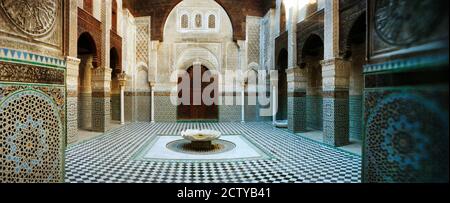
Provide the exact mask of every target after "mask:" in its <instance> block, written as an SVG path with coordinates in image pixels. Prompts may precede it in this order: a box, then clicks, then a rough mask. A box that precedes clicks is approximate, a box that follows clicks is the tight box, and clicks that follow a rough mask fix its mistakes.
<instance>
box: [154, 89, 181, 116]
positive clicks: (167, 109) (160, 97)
mask: <svg viewBox="0 0 450 203" xmlns="http://www.w3.org/2000/svg"><path fill="white" fill-rule="evenodd" d="M155 121H156V122H176V121H177V107H176V106H175V105H173V104H172V102H171V101H170V93H162V92H159V93H155Z"/></svg>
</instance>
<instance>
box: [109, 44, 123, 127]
mask: <svg viewBox="0 0 450 203" xmlns="http://www.w3.org/2000/svg"><path fill="white" fill-rule="evenodd" d="M109 54H110V67H111V70H112V72H111V120H113V121H120V83H119V78H118V75H119V74H120V73H121V69H120V65H119V62H120V61H119V53H118V52H117V49H116V48H111V50H110V52H109Z"/></svg>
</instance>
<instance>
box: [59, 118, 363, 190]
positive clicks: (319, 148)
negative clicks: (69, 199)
mask: <svg viewBox="0 0 450 203" xmlns="http://www.w3.org/2000/svg"><path fill="white" fill-rule="evenodd" d="M192 128H194V129H198V128H201V129H214V130H219V131H221V132H222V133H223V134H229V135H242V136H245V137H246V138H247V139H248V140H250V141H251V142H252V143H254V144H255V145H257V146H258V147H259V148H261V149H262V150H264V151H265V152H266V153H267V154H268V155H269V157H265V158H261V159H249V160H236V161H226V162H223V161H208V162H196V161H184V162H176V161H171V160H157V161H156V160H153V161H149V160H139V159H136V158H135V157H136V154H137V153H139V151H141V150H142V147H143V146H144V145H145V144H146V143H148V141H150V140H151V139H153V138H154V137H155V136H158V135H177V134H179V133H180V132H181V131H183V130H185V129H192ZM360 177H361V157H360V156H358V155H355V154H352V153H348V152H345V151H342V150H339V149H335V148H332V147H328V146H325V145H323V144H320V143H318V142H315V141H312V140H310V139H305V138H302V137H301V136H298V135H295V134H291V133H289V132H286V131H283V130H280V129H277V128H274V127H272V126H271V125H268V124H266V123H245V124H241V123H133V124H128V125H126V126H124V127H121V128H118V129H115V130H112V131H110V132H108V133H106V134H105V135H102V136H100V137H98V138H95V139H93V140H88V141H85V142H82V143H79V144H76V145H73V146H70V147H69V148H68V149H67V151H66V182H70V183H359V182H360V181H361V180H360Z"/></svg>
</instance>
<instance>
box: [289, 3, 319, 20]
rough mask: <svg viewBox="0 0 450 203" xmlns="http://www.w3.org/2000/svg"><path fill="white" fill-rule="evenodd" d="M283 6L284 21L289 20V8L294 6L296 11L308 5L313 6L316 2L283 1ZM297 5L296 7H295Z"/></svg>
mask: <svg viewBox="0 0 450 203" xmlns="http://www.w3.org/2000/svg"><path fill="white" fill-rule="evenodd" d="M283 2H284V6H285V9H286V18H287V19H286V20H287V21H288V20H289V16H290V12H291V8H293V7H294V6H297V9H298V10H300V9H302V8H303V7H305V6H307V5H308V4H314V3H316V2H317V0H283ZM296 4H297V5H296Z"/></svg>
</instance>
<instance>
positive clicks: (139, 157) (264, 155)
mask: <svg viewBox="0 0 450 203" xmlns="http://www.w3.org/2000/svg"><path fill="white" fill-rule="evenodd" d="M167 136H173V137H175V136H176V135H163V134H156V135H154V136H152V137H151V138H150V139H149V140H148V141H146V142H145V144H144V145H143V146H142V147H141V148H140V149H139V150H138V151H137V152H136V153H135V154H133V156H132V157H131V160H134V161H150V162H161V163H222V162H245V161H254V160H270V159H275V158H274V156H273V155H272V154H270V153H269V152H268V151H267V150H264V149H262V148H261V146H258V144H256V143H255V142H253V141H251V140H250V139H249V138H247V137H246V136H245V135H243V134H236V135H225V136H240V137H241V138H242V140H243V141H244V142H246V143H247V144H248V145H249V146H250V147H251V148H252V149H254V150H255V151H257V152H258V154H260V155H261V157H255V158H237V159H230V158H227V159H205V160H199V159H188V160H187V159H156V158H145V157H144V156H145V154H146V153H147V152H148V151H149V150H150V149H151V146H153V145H154V144H155V143H156V141H158V138H160V137H167Z"/></svg>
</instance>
